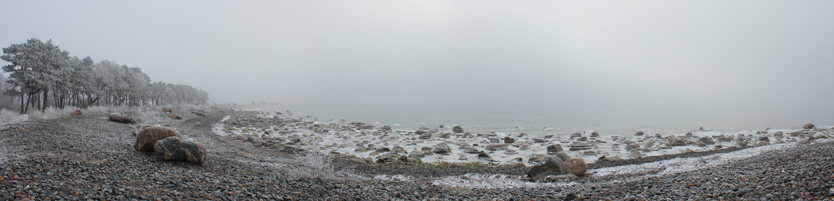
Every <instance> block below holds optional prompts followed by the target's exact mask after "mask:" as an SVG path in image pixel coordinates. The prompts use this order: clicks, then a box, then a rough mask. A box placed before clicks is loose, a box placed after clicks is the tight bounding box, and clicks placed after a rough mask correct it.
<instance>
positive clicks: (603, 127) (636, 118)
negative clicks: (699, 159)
mask: <svg viewBox="0 0 834 201" xmlns="http://www.w3.org/2000/svg"><path fill="white" fill-rule="evenodd" d="M258 110H261V111H267V112H273V111H280V112H284V111H286V110H290V111H292V113H293V115H294V116H296V117H303V116H306V115H312V116H314V117H316V118H318V121H321V122H329V121H331V120H333V121H336V122H339V121H340V120H342V119H344V120H345V121H346V123H351V122H364V123H368V124H377V125H400V126H395V127H394V128H395V129H398V128H399V129H417V128H419V127H420V126H426V127H429V128H434V127H439V126H440V125H449V126H450V127H449V128H451V126H453V125H460V126H462V127H463V128H464V129H465V130H466V131H470V132H473V133H489V132H493V131H497V132H509V133H521V132H524V133H528V134H557V135H569V134H570V133H575V132H580V133H581V132H585V131H597V132H599V133H601V134H602V135H621V136H631V135H633V134H634V133H635V132H636V131H644V132H646V133H650V134H653V133H661V134H663V135H668V134H676V135H677V134H684V133H687V132H695V131H698V129H699V127H701V126H703V127H705V128H707V129H711V130H713V131H716V132H721V133H728V134H731V133H736V132H744V131H755V130H764V129H765V128H767V127H770V128H772V129H792V128H799V127H801V126H802V125H804V124H805V123H814V124H816V125H818V126H826V125H832V123H831V122H834V113H832V112H830V111H823V110H778V109H774V110H741V109H738V110H728V109H723V108H716V109H712V110H710V109H687V108H646V107H632V108H627V107H600V108H581V107H577V108H567V107H559V106H553V105H508V104H480V105H479V104H469V105H464V104H433V105H393V104H325V103H317V104H311V103H306V104H305V103H295V104H279V105H277V106H274V107H266V108H260V109H258ZM285 115H286V114H285ZM545 128H550V129H545ZM447 129H448V128H447Z"/></svg>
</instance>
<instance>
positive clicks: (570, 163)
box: [565, 158, 588, 177]
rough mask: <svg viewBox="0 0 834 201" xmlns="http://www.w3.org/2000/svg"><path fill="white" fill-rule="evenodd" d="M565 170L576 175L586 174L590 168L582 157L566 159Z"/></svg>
mask: <svg viewBox="0 0 834 201" xmlns="http://www.w3.org/2000/svg"><path fill="white" fill-rule="evenodd" d="M565 170H567V171H568V173H571V174H573V175H576V176H580V177H581V176H585V171H586V170H588V165H586V164H585V161H582V159H578V158H573V159H568V160H566V161H565Z"/></svg>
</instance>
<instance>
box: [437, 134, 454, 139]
mask: <svg viewBox="0 0 834 201" xmlns="http://www.w3.org/2000/svg"><path fill="white" fill-rule="evenodd" d="M437 137H440V138H446V139H449V138H451V137H452V134H451V133H441V134H439V135H437Z"/></svg>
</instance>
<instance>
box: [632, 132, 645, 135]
mask: <svg viewBox="0 0 834 201" xmlns="http://www.w3.org/2000/svg"><path fill="white" fill-rule="evenodd" d="M643 134H645V133H643V131H637V132H636V133H634V136H643Z"/></svg>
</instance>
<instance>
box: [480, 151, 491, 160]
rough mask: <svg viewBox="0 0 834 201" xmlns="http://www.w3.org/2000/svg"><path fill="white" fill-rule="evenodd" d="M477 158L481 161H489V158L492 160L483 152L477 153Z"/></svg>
mask: <svg viewBox="0 0 834 201" xmlns="http://www.w3.org/2000/svg"><path fill="white" fill-rule="evenodd" d="M478 158H481V159H491V158H492V156H489V154H487V153H486V152H484V151H480V152H478Z"/></svg>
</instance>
